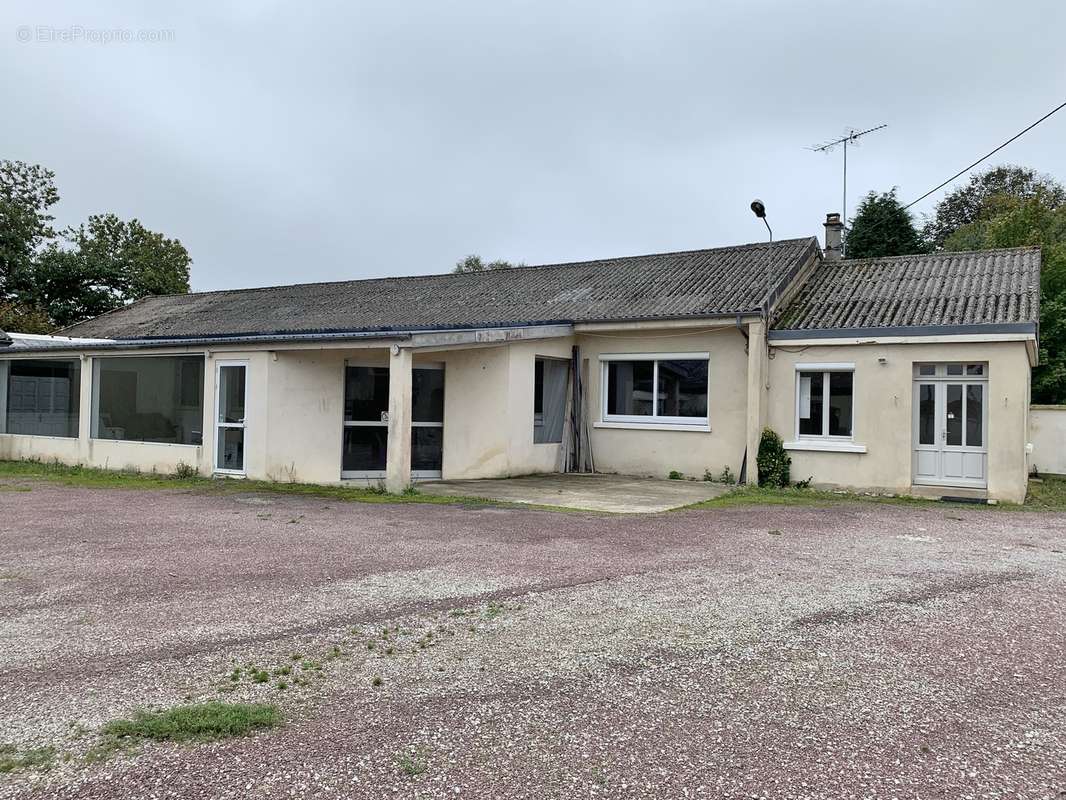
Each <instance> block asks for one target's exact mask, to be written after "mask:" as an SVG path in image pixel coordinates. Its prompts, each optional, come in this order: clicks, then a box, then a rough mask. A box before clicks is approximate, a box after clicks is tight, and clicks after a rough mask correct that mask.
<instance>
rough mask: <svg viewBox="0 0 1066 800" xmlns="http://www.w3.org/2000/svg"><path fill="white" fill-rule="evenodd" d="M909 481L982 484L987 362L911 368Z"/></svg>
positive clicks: (985, 474)
mask: <svg viewBox="0 0 1066 800" xmlns="http://www.w3.org/2000/svg"><path fill="white" fill-rule="evenodd" d="M913 407H914V430H913V441H914V456H913V471H914V482H915V483H921V484H932V485H939V486H960V487H969V488H981V489H983V488H985V487H986V486H987V485H988V368H987V366H986V365H985V364H917V365H915V370H914V403H913Z"/></svg>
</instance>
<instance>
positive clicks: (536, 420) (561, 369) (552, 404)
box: [533, 358, 570, 444]
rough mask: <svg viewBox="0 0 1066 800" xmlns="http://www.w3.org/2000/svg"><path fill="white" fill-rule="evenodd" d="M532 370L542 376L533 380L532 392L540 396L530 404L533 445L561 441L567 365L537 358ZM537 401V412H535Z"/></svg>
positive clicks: (567, 374) (568, 374)
mask: <svg viewBox="0 0 1066 800" xmlns="http://www.w3.org/2000/svg"><path fill="white" fill-rule="evenodd" d="M535 370H536V373H538V374H539V375H540V377H541V380H540V385H539V386H537V385H536V380H535V379H534V391H535V392H537V393H538V394H539V398H537V397H535V399H534V405H533V409H534V410H533V442H534V443H535V444H553V443H556V442H561V441H562V440H563V420H564V418H565V416H566V387H567V382H568V381H569V379H570V362H568V361H560V360H557V359H549V358H538V359H536V360H535ZM537 400H539V405H540V410H539V411H538V410H537V405H538V403H537Z"/></svg>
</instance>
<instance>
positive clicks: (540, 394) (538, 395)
mask: <svg viewBox="0 0 1066 800" xmlns="http://www.w3.org/2000/svg"><path fill="white" fill-rule="evenodd" d="M543 411H544V359H543V358H536V359H534V360H533V413H534V414H540V413H543Z"/></svg>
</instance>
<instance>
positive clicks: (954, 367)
mask: <svg viewBox="0 0 1066 800" xmlns="http://www.w3.org/2000/svg"><path fill="white" fill-rule="evenodd" d="M961 374H962V364H948V375H961Z"/></svg>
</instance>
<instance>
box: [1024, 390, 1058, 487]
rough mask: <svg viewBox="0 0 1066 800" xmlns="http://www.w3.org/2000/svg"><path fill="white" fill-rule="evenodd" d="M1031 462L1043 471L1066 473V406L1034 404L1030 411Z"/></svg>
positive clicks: (1055, 473) (1034, 466) (1039, 470)
mask: <svg viewBox="0 0 1066 800" xmlns="http://www.w3.org/2000/svg"><path fill="white" fill-rule="evenodd" d="M1029 441H1031V442H1032V443H1033V453H1032V455H1031V456H1030V457H1029V463H1030V464H1031V465H1032V467H1033V469H1035V470H1036V471H1038V472H1041V473H1045V472H1047V473H1052V474H1054V475H1066V406H1033V407H1032V408H1031V409H1030V411H1029Z"/></svg>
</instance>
